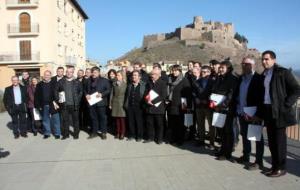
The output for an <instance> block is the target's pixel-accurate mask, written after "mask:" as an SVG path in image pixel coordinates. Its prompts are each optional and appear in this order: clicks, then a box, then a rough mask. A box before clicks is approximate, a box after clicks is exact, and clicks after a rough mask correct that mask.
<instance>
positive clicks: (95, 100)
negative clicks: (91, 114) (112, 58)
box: [88, 92, 102, 106]
mask: <svg viewBox="0 0 300 190" xmlns="http://www.w3.org/2000/svg"><path fill="white" fill-rule="evenodd" d="M97 95H98V92H95V93H94V94H91V95H90V97H91V98H90V99H89V100H88V102H89V104H90V106H92V105H94V104H97V103H98V102H100V101H101V100H102V98H101V97H100V98H98V97H97Z"/></svg>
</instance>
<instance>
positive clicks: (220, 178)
mask: <svg viewBox="0 0 300 190" xmlns="http://www.w3.org/2000/svg"><path fill="white" fill-rule="evenodd" d="M9 121H10V118H9V116H8V115H7V114H6V113H3V114H0V122H1V124H0V148H1V149H2V150H1V154H2V153H3V152H4V151H9V152H10V154H9V155H8V156H7V157H5V158H1V159H0V190H17V189H23V190H27V189H28V190H48V189H51V190H60V189H61V190H90V189H91V190H93V189H95V190H96V189H97V190H99V189H101V190H110V189H114V190H123V189H127V190H144V189H145V190H152V189H153V190H160V189H161V190H199V189H204V190H206V189H208V190H212V189H213V190H219V189H228V190H235V189H236V190H241V189H243V190H247V189H251V190H253V189H255V190H259V189H262V190H269V189H270V190H271V189H272V190H274V189H284V190H293V189H295V190H296V189H297V190H299V189H300V160H295V159H293V158H289V159H288V172H289V173H288V174H287V175H286V176H283V177H281V178H277V179H274V178H273V179H271V178H268V177H265V176H264V175H263V174H261V173H260V171H251V172H250V171H247V170H245V169H244V167H243V166H242V165H239V164H234V163H231V162H228V161H216V160H215V159H214V157H213V156H212V154H213V153H212V152H210V151H208V150H205V149H201V148H197V147H194V146H192V145H191V144H186V145H184V146H183V147H180V148H178V147H174V146H171V145H168V144H162V145H160V146H159V145H156V144H154V143H153V144H151V143H150V144H143V143H137V142H133V141H130V142H128V141H120V140H115V139H113V137H112V136H109V137H108V140H106V141H103V140H100V138H97V139H93V140H87V139H86V138H87V134H86V133H84V132H81V134H80V139H79V140H73V139H72V138H71V139H68V140H66V141H61V140H55V139H54V138H50V139H47V140H44V139H43V138H42V136H41V135H39V136H37V137H33V136H32V134H29V138H27V139H24V138H20V139H17V140H15V139H14V138H13V135H12V132H11V131H10V129H9V128H8V127H7V123H8V122H9ZM240 154H241V146H240V145H239V146H238V147H237V149H236V152H235V154H234V155H235V156H240ZM265 158H266V159H265V166H267V167H269V166H270V164H269V163H268V162H269V161H270V153H269V151H268V148H266V153H265ZM252 160H253V157H252Z"/></svg>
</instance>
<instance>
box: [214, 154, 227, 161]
mask: <svg viewBox="0 0 300 190" xmlns="http://www.w3.org/2000/svg"><path fill="white" fill-rule="evenodd" d="M216 160H219V161H224V160H226V157H225V156H222V155H221V156H218V157H217V158H216Z"/></svg>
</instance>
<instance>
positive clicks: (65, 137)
mask: <svg viewBox="0 0 300 190" xmlns="http://www.w3.org/2000/svg"><path fill="white" fill-rule="evenodd" d="M68 138H69V136H63V137H62V138H61V140H66V139H68Z"/></svg>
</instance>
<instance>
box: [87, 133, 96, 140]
mask: <svg viewBox="0 0 300 190" xmlns="http://www.w3.org/2000/svg"><path fill="white" fill-rule="evenodd" d="M96 137H98V135H97V134H95V133H92V134H91V135H90V136H89V137H88V139H94V138H96Z"/></svg>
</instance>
